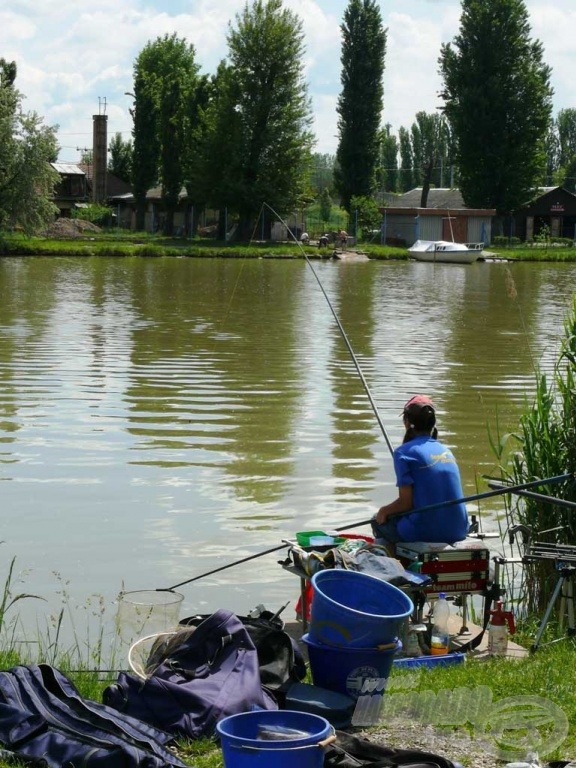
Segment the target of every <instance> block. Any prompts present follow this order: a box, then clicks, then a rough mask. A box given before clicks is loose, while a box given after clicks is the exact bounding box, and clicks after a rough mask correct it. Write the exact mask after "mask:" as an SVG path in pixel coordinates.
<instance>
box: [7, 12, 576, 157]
mask: <svg viewBox="0 0 576 768" xmlns="http://www.w3.org/2000/svg"><path fill="white" fill-rule="evenodd" d="M347 4H348V2H347V0H284V7H286V8H289V9H290V10H292V11H294V12H295V13H297V14H298V16H299V17H300V18H301V19H302V22H303V29H304V34H305V41H306V57H305V77H306V81H307V83H308V90H309V95H310V97H311V101H312V108H313V114H314V123H313V130H314V133H315V135H316V146H315V151H316V152H322V153H331V154H333V153H334V152H335V151H336V147H337V114H336V103H337V99H338V94H339V92H340V70H341V64H340V24H341V22H342V18H343V14H344V10H345V8H346V6H347ZM525 4H526V8H527V10H528V13H529V17H530V24H531V30H532V34H531V36H532V38H533V39H538V40H540V41H541V42H542V43H543V46H544V57H545V61H546V63H547V64H548V65H550V66H551V67H552V87H553V89H554V92H555V95H554V115H557V113H558V111H559V110H560V109H565V108H573V107H576V77H575V76H574V71H575V69H576V43H575V42H574V40H575V38H574V30H575V29H576V0H554V2H551V0H526V3H525ZM244 5H245V0H225V2H223V1H222V0H122V2H118V0H90V2H87V1H86V0H13V1H12V2H11V3H2V6H1V7H0V57H3V58H4V59H7V60H9V61H15V62H16V64H17V67H18V76H17V80H16V85H17V87H18V89H19V91H20V92H21V93H22V94H23V95H24V97H25V98H24V101H23V108H24V109H25V111H34V112H37V113H38V114H39V115H41V116H42V117H43V118H44V121H45V123H46V124H48V125H58V126H59V128H58V141H59V144H60V147H61V150H60V156H59V160H60V161H61V162H77V161H78V160H79V159H80V155H81V153H82V152H83V151H84V150H85V149H91V147H92V117H93V115H95V114H103V113H105V114H107V115H108V138H109V139H110V138H112V136H113V135H114V134H115V133H117V132H120V133H121V134H122V137H123V138H124V140H126V141H127V140H129V139H130V138H131V128H132V121H131V118H130V113H129V109H130V106H131V102H132V99H131V97H130V96H129V95H126V93H127V92H128V93H129V92H130V91H132V89H133V66H134V61H135V59H136V57H137V56H138V54H139V52H140V51H141V50H142V48H143V47H144V46H145V45H146V43H147V42H149V41H151V40H154V39H156V37H158V36H162V35H164V34H165V33H168V34H172V33H173V32H176V34H177V35H178V36H179V37H181V38H185V39H186V40H187V41H188V42H189V43H192V44H193V45H194V47H195V50H196V59H197V62H198V64H199V65H200V69H201V71H202V72H204V73H207V74H213V73H214V72H215V71H216V67H217V65H218V62H219V61H220V60H222V59H223V58H225V57H226V55H227V43H226V34H227V31H228V28H229V24H230V23H232V24H234V22H235V17H236V14H237V13H238V12H239V11H241V9H242V8H243V7H244ZM380 8H381V13H382V20H383V24H384V26H385V27H387V29H388V42H387V52H386V62H385V73H384V111H383V114H382V122H383V124H386V123H390V125H391V126H392V131H393V132H397V131H398V129H399V128H400V126H406V127H410V125H411V124H412V123H413V122H414V119H415V115H416V113H417V112H419V111H420V110H424V111H426V112H433V111H434V110H435V109H436V108H437V107H438V106H439V104H440V100H439V99H438V95H437V94H438V91H439V89H440V85H441V81H440V77H439V76H438V56H439V52H440V46H441V44H442V43H446V42H450V41H451V40H453V38H454V36H455V35H456V34H457V33H458V28H459V19H460V11H461V4H460V0H381V2H380Z"/></svg>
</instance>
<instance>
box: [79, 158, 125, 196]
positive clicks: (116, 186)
mask: <svg viewBox="0 0 576 768" xmlns="http://www.w3.org/2000/svg"><path fill="white" fill-rule="evenodd" d="M79 165H80V168H81V169H82V170H83V171H84V173H85V174H86V178H87V179H88V182H89V183H90V187H91V186H92V181H93V171H94V166H93V165H88V164H87V163H80V164H79ZM131 191H132V187H131V186H130V184H129V183H128V182H127V181H123V180H122V179H119V178H118V176H116V175H115V174H113V173H110V171H107V172H106V197H107V198H111V197H119V196H120V195H126V194H130V193H131Z"/></svg>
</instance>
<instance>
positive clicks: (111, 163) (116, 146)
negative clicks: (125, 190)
mask: <svg viewBox="0 0 576 768" xmlns="http://www.w3.org/2000/svg"><path fill="white" fill-rule="evenodd" d="M108 152H109V153H110V159H109V160H108V170H109V171H110V173H113V174H114V175H115V176H117V177H118V178H119V179H122V181H126V182H129V181H130V177H131V173H132V142H131V141H124V139H123V138H122V134H121V133H115V134H114V136H113V137H112V139H111V140H110V144H109V145H108Z"/></svg>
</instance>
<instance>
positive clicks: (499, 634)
mask: <svg viewBox="0 0 576 768" xmlns="http://www.w3.org/2000/svg"><path fill="white" fill-rule="evenodd" d="M490 615H491V618H490V626H489V627H488V653H489V654H490V655H492V656H505V655H506V651H507V649H508V632H510V634H511V635H513V634H514V632H515V631H516V627H515V626H514V614H513V613H512V611H505V610H504V609H503V607H502V600H498V601H497V603H496V609H495V610H494V611H490Z"/></svg>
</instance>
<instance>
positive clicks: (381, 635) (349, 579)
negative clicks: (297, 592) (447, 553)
mask: <svg viewBox="0 0 576 768" xmlns="http://www.w3.org/2000/svg"><path fill="white" fill-rule="evenodd" d="M312 586H313V590H314V597H313V598H312V607H311V613H310V627H309V630H308V634H309V636H310V639H311V640H314V642H316V643H324V644H325V645H334V646H337V647H339V648H376V646H378V645H387V644H388V643H391V642H395V640H396V638H397V637H398V635H399V634H400V633H401V629H402V624H403V622H404V621H405V619H406V618H407V617H408V616H410V614H411V613H412V611H413V610H414V605H413V603H412V600H410V598H409V597H408V595H407V594H406V593H405V592H402V590H401V589H398V587H395V586H393V585H392V584H389V583H388V582H387V581H383V580H382V579H377V578H376V577H375V576H369V575H368V574H366V573H359V572H358V571H346V570H344V569H341V568H330V569H327V570H324V571H318V573H315V574H314V576H312Z"/></svg>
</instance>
